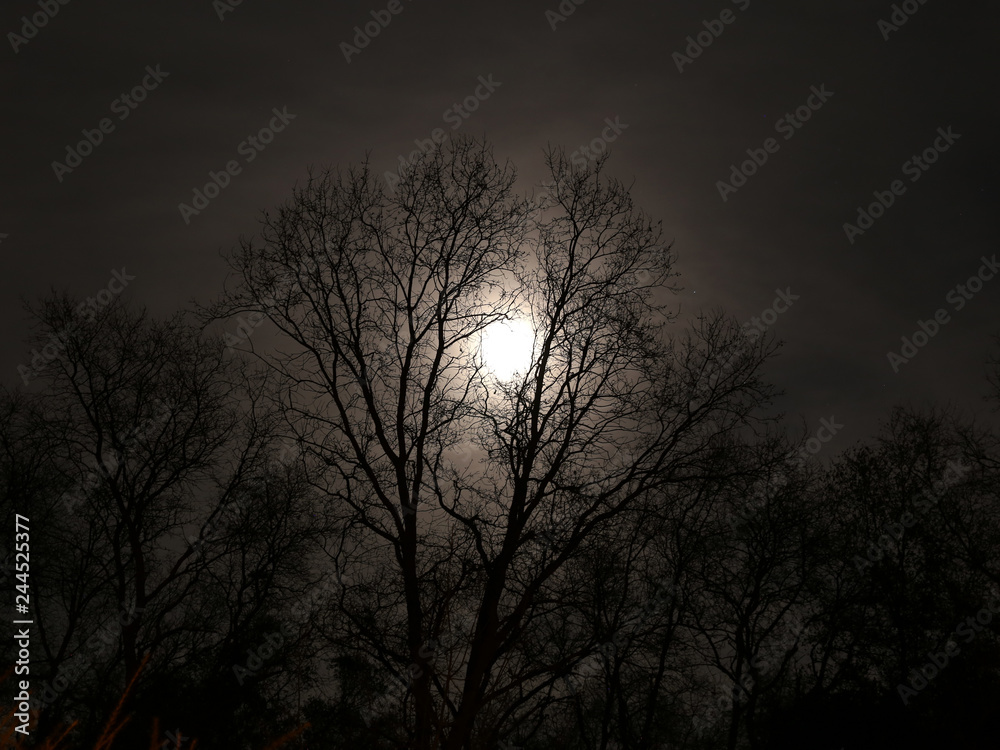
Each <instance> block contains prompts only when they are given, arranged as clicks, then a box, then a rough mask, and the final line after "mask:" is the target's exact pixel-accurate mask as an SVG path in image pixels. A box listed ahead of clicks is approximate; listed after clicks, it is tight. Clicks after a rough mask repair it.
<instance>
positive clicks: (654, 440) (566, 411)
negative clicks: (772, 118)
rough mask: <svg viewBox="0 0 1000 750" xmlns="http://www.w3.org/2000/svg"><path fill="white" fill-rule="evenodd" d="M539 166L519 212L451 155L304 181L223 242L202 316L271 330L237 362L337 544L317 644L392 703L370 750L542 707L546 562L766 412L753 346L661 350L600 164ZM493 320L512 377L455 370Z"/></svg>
mask: <svg viewBox="0 0 1000 750" xmlns="http://www.w3.org/2000/svg"><path fill="white" fill-rule="evenodd" d="M548 166H549V168H550V171H551V175H552V178H553V185H554V187H553V189H552V190H551V193H550V200H549V201H548V203H547V205H545V206H544V207H542V209H541V210H537V207H536V206H535V205H534V204H532V203H531V202H529V201H528V200H526V199H524V198H522V197H518V196H517V195H515V194H514V192H513V185H514V181H515V173H514V171H513V169H512V168H511V167H510V166H509V165H498V164H496V163H495V162H494V160H493V158H492V154H491V152H490V149H489V147H488V146H486V145H485V144H482V143H478V142H476V141H474V140H472V139H466V140H458V141H454V142H451V143H450V144H447V145H445V146H444V147H443V148H442V149H440V150H437V151H434V152H431V153H429V154H426V155H424V156H423V157H421V158H419V159H417V161H416V162H415V163H414V164H412V165H411V167H410V169H409V170H408V171H407V173H406V174H405V176H404V178H403V179H402V180H401V182H400V184H399V185H398V186H397V189H396V191H395V192H394V193H392V194H390V193H389V192H388V191H387V190H386V189H385V188H384V187H383V186H382V185H381V184H380V183H379V182H378V181H377V180H376V179H375V178H374V177H373V175H372V174H371V172H370V171H369V169H368V168H367V166H366V165H362V166H361V167H359V168H355V169H351V170H349V171H348V172H346V173H343V174H341V173H336V174H335V173H331V172H323V173H322V174H320V175H318V176H317V175H313V176H311V177H310V179H309V180H308V182H307V183H306V185H305V186H304V187H302V188H300V189H298V190H297V191H296V193H295V196H294V198H293V199H292V200H291V201H290V202H289V203H288V204H286V205H284V206H282V207H281V208H279V209H278V211H277V212H276V214H274V215H273V216H272V215H270V214H268V215H265V217H264V219H263V226H262V229H261V232H260V237H259V239H251V240H246V241H244V242H243V244H242V246H241V248H240V250H239V251H238V252H237V253H236V254H235V255H234V256H233V257H232V263H233V266H234V269H235V271H236V273H237V277H238V279H239V282H238V286H237V287H236V288H234V289H232V290H231V291H230V292H229V293H228V294H227V295H226V296H225V297H224V298H223V299H222V300H221V301H220V302H219V303H218V304H217V305H215V306H214V307H213V308H212V310H211V312H212V314H213V315H216V316H224V315H237V314H240V313H245V312H256V313H257V314H258V315H261V314H263V315H266V316H267V317H268V319H269V320H270V321H271V322H272V323H273V324H274V326H275V327H276V328H277V330H278V331H279V332H280V335H281V337H282V339H283V343H282V344H281V345H280V349H279V353H273V352H268V353H264V354H261V358H262V360H263V361H265V362H266V363H267V364H268V365H269V366H270V367H272V368H273V370H274V372H276V373H277V374H278V376H279V377H280V379H281V380H282V381H283V382H285V383H287V384H288V390H287V393H286V395H285V401H284V407H285V410H286V415H287V421H288V423H289V426H290V428H291V429H294V430H295V431H296V434H297V435H298V438H299V439H300V440H301V441H302V443H303V445H304V446H305V450H306V453H307V454H308V456H309V457H310V459H311V461H310V464H311V469H312V470H313V476H314V478H315V480H314V481H315V482H316V485H317V487H318V488H320V489H321V491H322V492H323V493H325V496H326V501H327V503H328V506H329V509H330V512H331V513H332V514H333V515H334V516H335V517H336V518H337V520H338V523H339V524H340V526H341V528H342V529H343V533H342V535H341V537H340V538H339V539H338V542H337V545H336V547H335V548H332V549H331V550H330V554H331V556H332V557H333V558H334V559H335V560H336V565H337V566H338V567H342V568H344V569H346V570H349V571H350V574H351V577H352V578H353V579H354V581H355V582H356V584H355V585H354V586H352V587H348V590H347V593H346V595H345V597H344V599H343V600H342V601H341V602H340V603H339V609H338V612H337V614H336V617H335V618H332V622H331V626H330V629H329V631H328V633H329V638H330V641H331V643H334V644H336V646H337V647H338V648H340V649H342V650H343V652H344V653H345V655H349V654H353V655H354V656H355V657H358V658H363V659H370V660H372V661H373V663H374V664H377V665H378V666H379V668H380V669H383V670H385V671H386V673H387V674H389V675H392V679H394V680H395V681H396V682H397V683H399V684H401V685H402V686H403V687H402V691H401V692H402V693H403V696H401V697H402V698H403V700H400V701H393V706H392V707H393V709H394V710H397V711H398V715H399V717H400V719H401V720H402V721H403V724H402V726H403V727H405V732H404V734H402V735H397V736H395V737H394V738H393V739H394V740H395V741H397V742H405V743H407V744H408V746H411V747H416V748H425V747H432V746H440V747H443V748H460V747H466V746H470V744H475V745H476V746H479V745H480V744H482V743H484V742H487V743H488V742H496V741H497V740H498V739H501V738H502V737H503V736H504V734H505V733H506V732H509V731H511V728H513V727H516V726H518V725H520V724H521V723H522V722H524V721H525V720H527V719H528V717H530V716H531V714H532V713H534V712H537V711H539V710H541V707H540V706H541V705H542V704H540V703H539V700H538V697H539V695H540V694H541V691H542V690H543V689H544V687H545V685H546V684H550V683H551V682H553V681H554V680H555V678H556V677H557V676H558V673H559V670H560V669H561V668H564V663H563V661H562V660H560V659H559V658H556V657H555V656H553V657H552V658H546V656H545V655H544V654H543V655H539V654H534V653H526V652H525V650H524V645H523V644H525V643H527V642H529V641H530V640H532V639H534V638H537V637H538V636H539V635H540V634H541V631H542V629H544V628H545V626H546V622H547V621H549V620H550V619H551V618H552V617H553V616H556V617H558V616H559V614H560V599H561V588H562V587H563V586H564V585H566V583H567V581H566V576H567V575H568V571H569V565H568V563H569V561H570V560H572V559H573V558H574V556H576V555H578V554H580V553H581V550H582V548H583V547H584V545H585V542H586V541H587V540H588V539H589V538H591V537H593V536H594V535H597V534H600V533H602V531H603V530H605V529H606V528H609V527H610V526H612V525H613V524H614V522H615V520H616V519H617V518H618V517H620V516H621V515H622V514H624V513H626V512H627V511H628V510H629V508H630V507H631V506H633V505H635V504H637V503H639V502H640V501H641V500H642V499H644V498H646V497H647V496H648V495H649V494H650V493H651V492H654V491H656V490H658V489H660V488H664V487H667V486H670V485H672V484H677V483H682V482H685V481H690V478H691V475H692V473H697V471H698V467H697V462H698V458H699V456H701V455H702V454H705V453H706V452H707V451H709V450H711V446H712V445H713V441H715V440H717V439H719V438H720V437H722V436H725V435H728V434H730V433H732V432H733V431H734V430H736V429H738V428H739V427H741V426H744V425H746V424H748V423H749V422H750V421H751V419H752V418H751V414H752V412H753V410H754V408H756V407H757V406H758V405H760V403H761V401H762V400H763V399H765V398H766V397H767V395H768V390H767V388H766V387H765V386H764V385H763V384H762V383H761V382H760V381H759V380H758V378H757V376H756V372H757V369H758V367H759V365H760V363H761V362H762V361H763V359H764V358H765V356H766V350H765V345H764V344H763V343H762V342H758V343H755V344H753V345H750V346H747V345H746V344H745V343H744V342H743V339H742V336H741V334H740V333H739V331H738V330H737V328H736V326H735V325H733V324H729V325H725V324H724V323H723V322H722V320H721V318H719V319H714V320H705V321H701V322H700V323H699V324H697V325H695V326H694V327H693V328H692V329H691V330H689V331H687V333H686V335H685V336H675V337H672V338H671V337H668V336H666V335H665V331H664V326H665V325H666V324H667V322H668V321H669V320H670V318H671V316H670V315H667V314H666V309H665V307H664V306H663V304H662V303H657V302H656V301H655V299H654V293H656V292H657V291H659V290H661V287H662V286H663V285H664V283H665V282H666V281H667V280H668V279H669V277H670V276H671V275H672V272H671V262H672V258H671V255H670V253H669V252H664V250H663V248H662V246H661V244H660V234H659V229H658V228H657V226H656V225H654V224H653V223H652V222H651V221H650V220H649V219H648V218H647V217H646V216H645V215H643V214H642V213H641V212H640V211H638V210H637V209H636V208H635V207H634V206H633V204H632V200H631V198H630V196H629V192H628V190H627V189H626V188H625V187H624V186H623V185H621V184H620V183H618V182H616V181H614V180H606V179H604V178H603V175H602V167H603V160H601V161H599V162H598V163H597V164H596V165H595V166H593V167H592V168H591V169H588V170H574V169H572V168H571V166H570V165H569V163H568V162H567V160H566V157H565V156H564V155H562V154H561V153H559V152H551V153H549V155H548ZM302 269H305V270H304V271H302ZM513 318H520V319H525V320H528V321H530V323H531V326H532V328H533V330H534V333H535V355H534V357H533V360H532V362H531V365H530V367H529V368H526V371H525V372H523V373H519V374H518V375H517V376H516V377H514V378H512V379H510V380H506V381H500V380H498V379H497V378H496V377H494V376H493V375H492V373H491V372H490V371H489V370H488V369H487V368H486V367H485V366H484V364H483V362H482V361H481V360H480V359H478V358H477V357H476V356H475V347H476V345H477V339H478V337H479V335H480V334H481V333H482V332H483V331H484V330H485V329H486V328H487V327H488V326H490V325H492V324H495V323H497V322H499V321H504V320H508V319H513ZM250 343H251V344H252V343H253V342H252V340H251V342H250ZM468 444H471V445H468ZM470 457H471V458H472V459H473V460H472V461H470V460H468V459H469V458H470ZM540 548H542V549H541V550H540ZM456 630H457V633H458V634H459V636H460V638H459V642H458V643H457V644H456V645H455V646H454V647H453V648H447V647H444V646H440V647H437V648H435V647H433V645H429V644H437V643H440V642H441V640H442V635H444V634H445V632H446V631H456ZM536 631H537V632H536ZM539 656H541V657H542V658H541V660H540V661H539V660H538V657H539ZM446 660H447V661H449V663H451V664H453V665H454V664H455V663H456V661H457V663H458V664H459V665H460V669H459V673H458V675H457V676H455V675H450V674H449V675H448V676H447V678H446V677H445V675H443V674H442V673H441V672H440V671H439V669H438V666H437V665H438V664H439V663H441V662H444V661H446Z"/></svg>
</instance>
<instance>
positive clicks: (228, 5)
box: [212, 0, 243, 21]
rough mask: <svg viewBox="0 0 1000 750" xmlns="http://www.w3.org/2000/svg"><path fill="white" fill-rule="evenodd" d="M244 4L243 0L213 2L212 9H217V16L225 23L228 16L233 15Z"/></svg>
mask: <svg viewBox="0 0 1000 750" xmlns="http://www.w3.org/2000/svg"><path fill="white" fill-rule="evenodd" d="M242 4H243V0H213V2H212V7H213V8H214V9H215V15H217V16H218V17H219V20H220V21H225V20H226V14H227V13H232V12H233V11H234V10H236V9H237V8H238V7H239V6H241V5H242Z"/></svg>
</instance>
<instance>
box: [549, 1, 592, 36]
mask: <svg viewBox="0 0 1000 750" xmlns="http://www.w3.org/2000/svg"><path fill="white" fill-rule="evenodd" d="M585 2H587V0H562V2H560V3H559V5H558V6H557V7H556V9H555V10H547V11H545V20H546V21H548V22H549V28H550V29H552V30H553V31H555V30H556V27H557V26H558V25H559V24H561V23H565V22H566V21H567V20H568V19H569V17H570V16H571V15H573V14H574V13H576V9H577V8H579V7H580V6H581V5H583V4H584V3H585Z"/></svg>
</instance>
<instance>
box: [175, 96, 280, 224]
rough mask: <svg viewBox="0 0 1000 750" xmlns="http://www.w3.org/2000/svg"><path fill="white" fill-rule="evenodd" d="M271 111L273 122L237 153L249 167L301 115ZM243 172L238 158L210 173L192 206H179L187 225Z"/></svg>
mask: <svg viewBox="0 0 1000 750" xmlns="http://www.w3.org/2000/svg"><path fill="white" fill-rule="evenodd" d="M271 112H272V113H273V114H274V117H272V118H271V120H270V122H269V123H268V124H267V125H265V126H264V127H262V128H261V129H260V130H259V131H257V134H256V135H248V136H247V137H246V139H245V140H244V141H242V142H241V143H240V145H239V146H238V147H237V148H236V153H238V154H239V155H240V156H242V157H244V163H245V164H249V163H250V162H252V161H253V160H254V159H256V158H257V155H258V154H260V153H261V152H263V151H264V149H266V148H267V147H268V145H269V144H270V143H271V142H272V141H273V140H274V136H275V134H276V133H280V132H281V131H282V130H284V129H285V128H286V127H287V126H288V123H290V122H291V121H292V120H294V119H295V118H296V117H297V115H293V114H291V113H290V112H289V111H288V105H285V106H284V107H282V108H281V109H280V110H279V109H278V108H277V107H274V108H272V109H271ZM242 171H243V165H241V164H240V163H239V162H238V161H237V160H236V159H230V160H229V161H227V162H226V165H225V168H224V169H221V170H219V171H218V172H214V171H212V170H209V172H208V178H209V180H208V182H206V183H205V184H204V185H203V186H202V187H200V188H193V189H192V191H191V205H188V204H187V203H178V204H177V210H178V211H180V214H181V218H182V219H184V223H185V224H190V223H191V217H192V216H198V215H199V214H200V213H201V212H202V211H204V210H205V209H206V208H208V204H209V203H210V202H211V201H213V200H214V199H216V198H218V197H219V194H220V193H222V191H223V190H225V189H226V188H227V187H229V184H230V183H231V182H232V180H233V177H235V176H236V175H238V174H240V173H241V172H242Z"/></svg>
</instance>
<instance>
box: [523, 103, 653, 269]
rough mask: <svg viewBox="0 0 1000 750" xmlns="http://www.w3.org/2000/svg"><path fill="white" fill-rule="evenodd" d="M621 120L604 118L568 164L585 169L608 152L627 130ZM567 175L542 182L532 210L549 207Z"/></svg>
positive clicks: (572, 154)
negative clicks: (610, 146)
mask: <svg viewBox="0 0 1000 750" xmlns="http://www.w3.org/2000/svg"><path fill="white" fill-rule="evenodd" d="M621 120H622V118H621V115H615V118H614V119H613V120H612V119H611V118H610V117H605V118H604V124H605V128H604V129H603V130H602V131H601V134H600V135H599V136H597V137H595V138H593V139H591V141H590V143H585V144H583V145H582V146H580V147H579V148H578V149H576V150H575V151H574V152H573V153H571V154H570V155H569V162H570V164H572V165H573V166H574V167H575V168H577V169H585V168H586V167H587V165H588V164H590V162H592V161H594V160H596V159H597V158H598V157H599V156H601V155H602V154H604V153H605V152H606V151H607V150H608V145H609V144H611V143H614V142H615V141H617V140H618V136H620V135H621V134H622V133H624V132H625V131H626V130H628V127H629V126H628V124H627V123H624V122H622V121H621ZM567 174H568V172H566V173H563V174H561V175H557V177H556V179H554V180H542V182H541V185H540V186H541V188H542V192H541V196H540V197H538V198H535V199H534V209H533V210H535V211H540V210H541V209H543V208H547V207H548V206H549V205H550V202H551V200H552V197H553V196H554V195H555V194H557V193H558V190H559V183H560V180H563V179H565V178H566V176H567ZM636 273H637V274H639V273H643V271H642V270H639V271H636ZM645 273H648V271H645Z"/></svg>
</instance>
